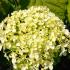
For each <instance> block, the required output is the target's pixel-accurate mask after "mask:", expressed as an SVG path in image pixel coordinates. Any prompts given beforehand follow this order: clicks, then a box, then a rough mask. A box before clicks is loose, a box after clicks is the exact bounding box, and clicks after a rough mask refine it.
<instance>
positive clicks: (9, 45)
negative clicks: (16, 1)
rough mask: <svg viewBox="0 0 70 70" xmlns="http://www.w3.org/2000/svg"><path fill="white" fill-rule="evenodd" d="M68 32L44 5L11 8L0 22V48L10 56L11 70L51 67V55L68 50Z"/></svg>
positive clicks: (69, 40) (44, 69)
mask: <svg viewBox="0 0 70 70" xmlns="http://www.w3.org/2000/svg"><path fill="white" fill-rule="evenodd" d="M69 34H70V33H69V31H68V30H67V29H66V28H65V25H64V24H63V22H62V21H61V20H60V19H59V18H58V17H56V16H55V14H53V13H52V12H50V11H49V9H48V8H47V7H46V6H45V7H43V6H39V7H37V6H32V7H31V8H29V9H27V10H19V11H14V12H13V13H12V14H11V16H8V17H7V18H5V20H3V21H2V22H1V23H0V50H1V49H2V48H3V49H4V52H5V57H6V58H7V59H8V60H9V59H10V58H11V59H12V60H11V61H12V64H13V68H14V70H40V69H41V70H48V69H49V70H53V64H54V58H53V57H56V56H57V55H56V54H58V52H59V51H60V52H59V56H61V55H66V48H68V49H70V48H69V44H70V35H69ZM69 52H70V51H69ZM55 55H56V56H55Z"/></svg>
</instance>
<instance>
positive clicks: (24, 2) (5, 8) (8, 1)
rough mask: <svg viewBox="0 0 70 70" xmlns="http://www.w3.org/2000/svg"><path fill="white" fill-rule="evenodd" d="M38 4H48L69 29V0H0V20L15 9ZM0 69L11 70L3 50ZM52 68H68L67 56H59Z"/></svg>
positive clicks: (62, 69) (60, 69)
mask: <svg viewBox="0 0 70 70" xmlns="http://www.w3.org/2000/svg"><path fill="white" fill-rule="evenodd" d="M39 5H42V6H48V8H49V9H50V10H51V11H52V12H53V13H55V14H56V16H58V17H59V18H60V19H62V20H63V22H64V24H65V25H66V26H67V28H68V29H69V30H70V0H0V22H1V21H2V20H3V19H4V18H5V17H7V16H8V15H11V12H13V11H15V10H20V9H22V10H23V9H27V8H29V7H31V6H39ZM57 62H58V60H57ZM10 67H11V68H10ZM68 68H69V69H68ZM0 70H12V64H11V62H10V61H8V60H7V59H6V58H5V57H4V52H3V50H1V51H0ZM54 70H70V59H69V58H68V56H65V57H64V56H63V57H60V62H58V64H56V66H54Z"/></svg>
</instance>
